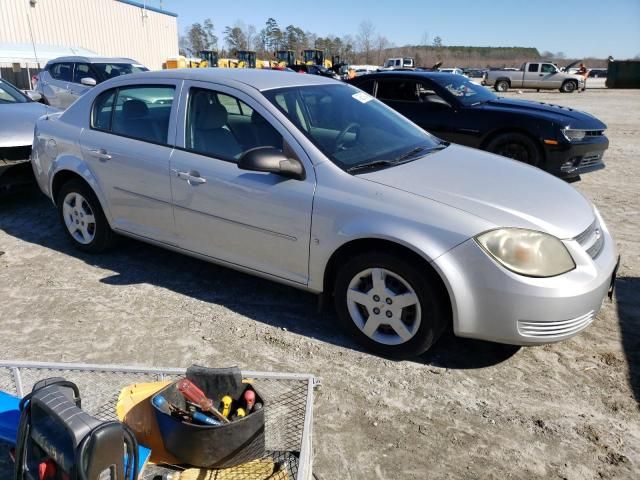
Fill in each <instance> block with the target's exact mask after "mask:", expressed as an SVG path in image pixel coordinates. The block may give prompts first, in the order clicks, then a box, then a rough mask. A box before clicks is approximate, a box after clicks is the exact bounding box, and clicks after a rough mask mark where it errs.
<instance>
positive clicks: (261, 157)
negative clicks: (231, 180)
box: [238, 147, 305, 180]
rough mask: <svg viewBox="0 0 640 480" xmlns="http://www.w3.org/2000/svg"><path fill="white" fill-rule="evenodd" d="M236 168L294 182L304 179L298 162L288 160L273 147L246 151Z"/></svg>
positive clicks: (291, 159)
mask: <svg viewBox="0 0 640 480" xmlns="http://www.w3.org/2000/svg"><path fill="white" fill-rule="evenodd" d="M238 168H240V169H241V170H250V171H254V172H269V173H275V174H277V175H282V176H283V177H287V178H294V179H296V180H303V179H304V178H305V176H304V168H303V167H302V164H301V163H300V160H297V159H295V158H289V157H287V156H286V155H285V154H284V153H283V152H282V150H279V149H277V148H273V147H258V148H253V149H251V150H248V151H247V152H245V153H244V154H243V155H242V156H241V157H240V160H239V161H238Z"/></svg>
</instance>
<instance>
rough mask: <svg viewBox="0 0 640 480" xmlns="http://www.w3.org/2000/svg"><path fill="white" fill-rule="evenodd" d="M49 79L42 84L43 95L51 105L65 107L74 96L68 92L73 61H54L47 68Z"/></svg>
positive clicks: (70, 102) (71, 101) (72, 100)
mask: <svg viewBox="0 0 640 480" xmlns="http://www.w3.org/2000/svg"><path fill="white" fill-rule="evenodd" d="M49 77H50V78H49V79H47V82H46V84H45V85H43V91H44V92H45V97H46V98H47V101H48V102H49V104H50V105H51V106H52V107H57V108H63V109H64V108H67V107H68V106H69V105H71V104H72V103H73V102H74V100H75V98H73V97H72V96H71V94H70V93H69V83H70V82H71V79H72V77H73V63H72V62H60V63H54V64H53V65H51V67H50V68H49Z"/></svg>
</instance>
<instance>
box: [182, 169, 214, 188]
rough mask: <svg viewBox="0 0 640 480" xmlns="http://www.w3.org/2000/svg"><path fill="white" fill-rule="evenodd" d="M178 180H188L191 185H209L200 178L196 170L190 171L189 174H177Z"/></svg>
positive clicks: (204, 179) (205, 180)
mask: <svg viewBox="0 0 640 480" xmlns="http://www.w3.org/2000/svg"><path fill="white" fill-rule="evenodd" d="M176 174H177V175H178V178H181V179H183V180H186V181H187V183H188V184H189V185H200V184H202V183H207V179H206V178H203V177H201V176H200V173H199V172H197V171H195V170H190V171H188V172H176Z"/></svg>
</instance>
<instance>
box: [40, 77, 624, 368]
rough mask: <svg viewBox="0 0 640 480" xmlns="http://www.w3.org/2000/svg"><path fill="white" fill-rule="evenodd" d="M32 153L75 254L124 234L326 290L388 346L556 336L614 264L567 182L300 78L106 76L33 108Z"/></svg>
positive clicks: (567, 333)
mask: <svg viewBox="0 0 640 480" xmlns="http://www.w3.org/2000/svg"><path fill="white" fill-rule="evenodd" d="M32 162H33V168H34V170H35V173H36V177H37V179H38V183H39V185H40V188H41V189H42V190H43V192H45V194H46V195H48V196H49V197H50V198H51V199H52V200H53V202H54V203H55V205H56V206H57V208H58V211H59V214H60V220H61V222H62V224H63V226H64V230H65V232H66V234H67V235H68V237H69V239H70V240H71V241H72V242H73V243H74V244H75V245H76V246H77V247H78V248H80V249H81V250H84V251H88V252H101V251H103V250H105V249H106V248H107V247H108V246H109V245H110V244H111V243H112V241H113V239H114V237H115V234H121V235H127V236H130V237H134V238H137V239H139V240H142V241H145V242H150V243H153V244H156V245H160V246H163V247H166V248H169V249H172V250H176V251H179V252H183V253H185V254H188V255H192V256H195V257H198V258H201V259H204V260H207V261H211V262H215V263H219V264H222V265H225V266H228V267H231V268H236V269H239V270H242V271H245V272H248V273H252V274H255V275H259V276H262V277H266V278H269V279H272V280H275V281H278V282H283V283H286V284H288V285H291V286H294V287H297V288H302V289H306V290H309V291H311V292H315V293H318V294H323V295H325V296H326V297H333V301H334V302H335V307H336V310H337V313H338V318H339V321H340V323H341V324H342V325H343V326H344V328H346V329H347V330H348V331H349V332H351V333H352V334H353V335H354V336H355V337H356V338H357V339H358V340H359V341H360V342H362V343H363V344H364V345H365V346H367V347H368V348H370V349H371V350H373V351H375V352H377V353H379V354H382V355H385V356H389V357H396V358H402V357H411V356H415V355H418V354H420V353H422V352H424V351H425V350H427V349H428V348H429V347H430V346H431V345H432V344H433V343H434V342H435V341H436V340H437V339H438V336H439V335H440V334H441V332H442V331H443V330H444V329H445V328H446V327H447V325H449V324H452V326H453V330H454V332H455V333H456V334H457V335H459V336H463V337H473V338H480V339H485V340H492V341H496V342H504V343H512V344H539V343H547V342H553V341H558V340H563V339H566V338H569V337H571V336H573V335H575V334H576V333H578V332H579V331H581V330H582V329H584V328H585V327H587V326H588V325H589V324H590V323H591V322H592V321H593V320H594V318H595V315H596V313H597V312H598V310H599V309H600V306H601V304H602V301H603V299H604V297H605V296H606V294H607V292H608V290H609V289H610V287H611V285H612V280H613V278H614V277H615V273H614V270H615V267H616V259H617V254H616V248H615V245H614V241H613V239H612V238H611V235H610V234H609V231H608V230H607V227H606V225H605V223H604V221H603V220H602V218H601V217H600V215H599V213H598V211H597V210H596V209H595V207H594V206H593V205H592V204H591V202H590V201H589V200H587V199H586V198H585V197H583V196H582V195H581V194H580V193H578V192H577V191H576V190H575V189H574V188H572V187H571V186H569V185H567V184H566V183H564V182H563V181H561V180H558V179H556V178H554V177H552V176H551V175H549V174H547V173H544V172H542V171H541V170H539V169H536V168H533V167H529V166H527V165H523V164H520V163H517V162H516V161H513V160H509V159H506V158H502V157H498V156H495V155H491V154H488V153H485V152H481V151H478V150H472V149H469V148H464V147H460V146H457V145H450V144H447V143H445V142H442V141H440V140H439V139H437V138H435V137H433V136H431V135H429V134H427V133H425V132H424V131H423V130H422V129H420V128H419V127H417V126H416V125H414V124H413V123H411V122H410V121H408V120H406V119H405V118H404V117H402V116H400V115H399V114H397V113H396V112H394V111H393V110H391V109H390V108H388V107H386V106H385V105H383V104H382V103H380V102H378V101H377V100H375V99H374V98H372V97H371V96H369V95H368V94H366V93H364V92H362V91H360V90H357V89H356V88H353V87H351V86H349V85H345V84H342V83H339V82H336V81H334V80H331V79H325V78H323V77H320V76H317V75H300V74H294V73H287V72H278V71H260V70H244V69H238V70H223V69H208V70H174V71H162V72H153V73H141V74H132V75H127V76H124V77H120V78H115V79H112V80H108V81H106V82H104V83H101V84H100V85H98V86H96V87H95V88H94V89H93V90H91V92H89V93H87V94H86V95H84V96H83V97H81V98H80V99H79V100H78V101H77V102H75V103H74V104H73V105H72V106H71V107H70V108H69V109H68V110H67V111H65V112H64V113H61V114H53V115H50V116H49V117H44V118H42V119H40V120H39V121H38V123H37V126H36V131H35V139H34V148H33V157H32ZM301 321H304V319H301Z"/></svg>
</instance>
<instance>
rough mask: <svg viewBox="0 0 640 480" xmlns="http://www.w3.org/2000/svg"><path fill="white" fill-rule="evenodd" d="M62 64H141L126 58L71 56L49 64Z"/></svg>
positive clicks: (50, 61) (59, 58)
mask: <svg viewBox="0 0 640 480" xmlns="http://www.w3.org/2000/svg"><path fill="white" fill-rule="evenodd" d="M60 62H83V63H133V64H136V65H138V64H139V62H136V61H135V60H132V59H131V58H125V57H85V56H81V55H69V56H66V57H58V58H53V59H51V60H49V61H48V62H47V64H51V63H60Z"/></svg>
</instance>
